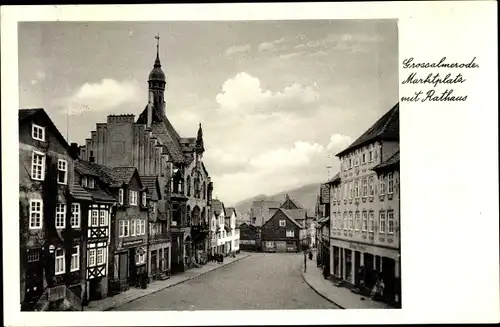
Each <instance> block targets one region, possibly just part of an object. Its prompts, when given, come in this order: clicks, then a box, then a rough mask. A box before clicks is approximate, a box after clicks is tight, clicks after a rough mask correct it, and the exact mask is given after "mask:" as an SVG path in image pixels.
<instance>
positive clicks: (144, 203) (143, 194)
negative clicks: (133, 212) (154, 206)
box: [142, 192, 147, 207]
mask: <svg viewBox="0 0 500 327" xmlns="http://www.w3.org/2000/svg"><path fill="white" fill-rule="evenodd" d="M146 204H147V203H146V192H142V205H143V206H144V207H145V206H146Z"/></svg>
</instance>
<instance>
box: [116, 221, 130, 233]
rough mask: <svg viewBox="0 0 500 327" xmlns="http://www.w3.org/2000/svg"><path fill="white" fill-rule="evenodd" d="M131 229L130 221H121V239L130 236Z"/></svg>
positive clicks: (119, 225) (119, 224)
mask: <svg viewBox="0 0 500 327" xmlns="http://www.w3.org/2000/svg"><path fill="white" fill-rule="evenodd" d="M129 227H130V221H128V220H120V222H119V223H118V229H119V234H118V235H119V237H127V236H129Z"/></svg>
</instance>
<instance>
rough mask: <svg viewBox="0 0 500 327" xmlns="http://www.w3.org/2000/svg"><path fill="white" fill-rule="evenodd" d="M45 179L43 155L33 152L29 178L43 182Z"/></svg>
mask: <svg viewBox="0 0 500 327" xmlns="http://www.w3.org/2000/svg"><path fill="white" fill-rule="evenodd" d="M44 177H45V154H43V153H41V152H38V151H33V156H32V160H31V178H32V179H35V180H37V181H43V180H44Z"/></svg>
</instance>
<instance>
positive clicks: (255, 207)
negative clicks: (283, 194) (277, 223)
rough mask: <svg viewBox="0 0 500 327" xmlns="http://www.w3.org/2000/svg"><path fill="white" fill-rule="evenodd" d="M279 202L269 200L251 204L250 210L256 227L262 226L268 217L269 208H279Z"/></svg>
mask: <svg viewBox="0 0 500 327" xmlns="http://www.w3.org/2000/svg"><path fill="white" fill-rule="evenodd" d="M279 207H280V202H279V201H271V200H256V201H253V202H252V208H251V209H250V210H251V211H250V212H251V213H252V214H253V217H251V218H256V219H255V222H257V225H259V226H260V225H261V224H264V223H265V222H266V221H267V220H268V218H270V217H269V209H270V208H279Z"/></svg>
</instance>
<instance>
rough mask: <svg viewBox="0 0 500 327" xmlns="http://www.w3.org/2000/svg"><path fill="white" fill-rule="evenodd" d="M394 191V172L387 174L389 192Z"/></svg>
mask: <svg viewBox="0 0 500 327" xmlns="http://www.w3.org/2000/svg"><path fill="white" fill-rule="evenodd" d="M393 192H394V177H393V174H392V173H389V174H387V194H392V193H393Z"/></svg>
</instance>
